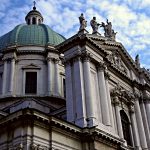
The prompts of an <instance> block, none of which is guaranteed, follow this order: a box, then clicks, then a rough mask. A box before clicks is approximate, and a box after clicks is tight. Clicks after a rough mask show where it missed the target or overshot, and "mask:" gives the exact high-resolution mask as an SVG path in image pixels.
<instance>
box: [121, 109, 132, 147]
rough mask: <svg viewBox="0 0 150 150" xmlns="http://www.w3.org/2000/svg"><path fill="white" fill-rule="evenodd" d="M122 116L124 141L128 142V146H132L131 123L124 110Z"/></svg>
mask: <svg viewBox="0 0 150 150" xmlns="http://www.w3.org/2000/svg"><path fill="white" fill-rule="evenodd" d="M120 116H121V123H122V130H123V135H124V139H125V140H126V141H127V144H128V145H129V146H132V142H131V132H130V122H129V119H128V116H127V115H126V113H125V112H124V111H123V110H121V111H120Z"/></svg>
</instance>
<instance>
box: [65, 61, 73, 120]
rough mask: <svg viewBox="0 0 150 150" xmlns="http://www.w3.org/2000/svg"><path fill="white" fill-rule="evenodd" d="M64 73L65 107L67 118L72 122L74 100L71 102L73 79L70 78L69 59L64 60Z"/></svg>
mask: <svg viewBox="0 0 150 150" xmlns="http://www.w3.org/2000/svg"><path fill="white" fill-rule="evenodd" d="M65 75H66V107H67V120H68V121H69V122H72V123H74V102H73V85H72V83H73V80H72V66H71V63H70V62H69V61H67V62H65Z"/></svg>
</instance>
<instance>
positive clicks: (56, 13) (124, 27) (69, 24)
mask: <svg viewBox="0 0 150 150" xmlns="http://www.w3.org/2000/svg"><path fill="white" fill-rule="evenodd" d="M0 2H1V4H0V27H1V28H0V36H1V35H3V34H5V33H7V32H8V31H10V30H12V29H13V28H14V27H15V26H16V25H18V24H22V23H25V20H24V18H25V16H26V14H27V13H28V12H29V11H30V10H31V9H32V7H33V1H32V0H0ZM36 2H37V4H36V7H37V10H39V11H40V12H41V13H42V15H43V17H44V23H45V24H47V25H49V26H50V27H51V28H52V29H53V30H55V31H57V32H58V33H60V34H62V35H63V36H65V37H66V38H69V37H71V36H72V35H74V34H76V33H77V32H78V29H79V20H78V17H79V16H80V14H81V13H84V15H85V18H86V20H87V21H88V27H87V30H88V31H89V32H90V33H91V32H92V30H91V27H90V24H89V22H90V20H91V19H92V17H93V16H96V18H97V21H98V22H100V23H101V22H105V21H106V18H108V19H109V20H110V21H111V22H112V25H113V29H114V30H115V31H116V32H117V41H118V42H121V43H122V44H123V45H124V47H125V48H126V50H127V51H128V52H129V54H130V55H131V56H132V58H133V59H134V58H135V56H136V55H137V54H139V56H140V62H141V66H142V67H145V68H147V69H148V68H150V11H149V9H150V0H74V1H73V0H36ZM99 32H100V33H101V34H103V30H102V29H100V30H99Z"/></svg>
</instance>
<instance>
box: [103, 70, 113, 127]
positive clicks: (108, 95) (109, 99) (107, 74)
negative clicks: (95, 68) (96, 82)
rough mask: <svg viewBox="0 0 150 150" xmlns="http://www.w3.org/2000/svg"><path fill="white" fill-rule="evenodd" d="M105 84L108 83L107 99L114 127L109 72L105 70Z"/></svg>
mask: <svg viewBox="0 0 150 150" xmlns="http://www.w3.org/2000/svg"><path fill="white" fill-rule="evenodd" d="M105 79H106V80H105V84H106V92H107V100H108V107H109V114H110V121H111V125H112V127H114V118H113V112H112V104H111V98H110V91H109V84H108V80H109V73H108V72H105Z"/></svg>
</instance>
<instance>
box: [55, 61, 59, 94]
mask: <svg viewBox="0 0 150 150" xmlns="http://www.w3.org/2000/svg"><path fill="white" fill-rule="evenodd" d="M54 62H55V76H54V78H55V85H54V86H55V95H56V96H60V93H59V69H58V63H59V59H55V60H54Z"/></svg>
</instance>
